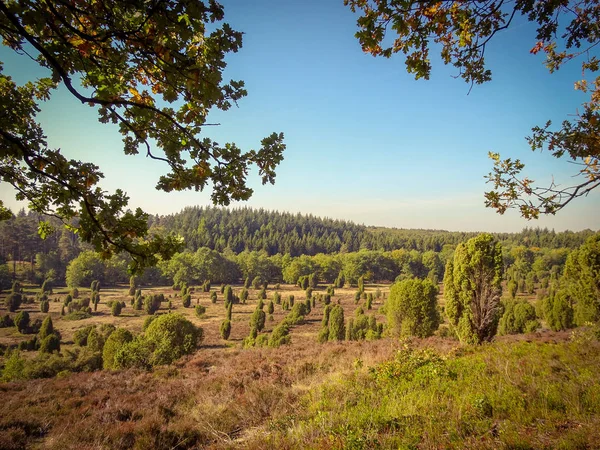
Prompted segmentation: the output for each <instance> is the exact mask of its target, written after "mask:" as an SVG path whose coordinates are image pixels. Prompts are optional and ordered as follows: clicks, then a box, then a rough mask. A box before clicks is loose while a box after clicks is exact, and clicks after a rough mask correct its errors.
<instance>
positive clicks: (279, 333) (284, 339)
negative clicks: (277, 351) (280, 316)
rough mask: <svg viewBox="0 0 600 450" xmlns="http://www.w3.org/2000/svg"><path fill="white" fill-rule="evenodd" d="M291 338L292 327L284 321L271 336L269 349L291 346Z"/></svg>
mask: <svg viewBox="0 0 600 450" xmlns="http://www.w3.org/2000/svg"><path fill="white" fill-rule="evenodd" d="M290 341H291V338H290V327H289V325H288V324H287V323H286V322H285V321H284V322H281V323H280V324H279V325H277V326H276V327H275V328H274V329H273V332H272V333H271V335H270V336H269V343H268V345H269V347H275V348H276V347H280V346H281V345H285V344H289V343H290Z"/></svg>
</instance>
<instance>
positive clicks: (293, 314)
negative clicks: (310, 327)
mask: <svg viewBox="0 0 600 450" xmlns="http://www.w3.org/2000/svg"><path fill="white" fill-rule="evenodd" d="M307 314H308V311H307V310H306V304H304V303H302V302H300V303H296V304H295V305H294V306H293V307H292V310H291V311H290V313H289V314H288V315H287V316H286V318H285V322H287V323H289V324H290V325H300V324H302V323H303V322H304V316H306V315H307Z"/></svg>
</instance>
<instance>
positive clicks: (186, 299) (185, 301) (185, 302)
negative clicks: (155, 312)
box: [181, 294, 192, 308]
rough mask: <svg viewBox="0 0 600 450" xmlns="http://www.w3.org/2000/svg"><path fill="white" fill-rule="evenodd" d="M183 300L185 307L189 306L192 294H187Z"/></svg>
mask: <svg viewBox="0 0 600 450" xmlns="http://www.w3.org/2000/svg"><path fill="white" fill-rule="evenodd" d="M181 301H182V303H183V307H184V308H189V307H190V305H191V304H192V297H191V295H190V294H185V295H184V296H183V298H182V300H181Z"/></svg>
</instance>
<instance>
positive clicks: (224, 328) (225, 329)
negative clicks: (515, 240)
mask: <svg viewBox="0 0 600 450" xmlns="http://www.w3.org/2000/svg"><path fill="white" fill-rule="evenodd" d="M220 331H221V337H222V338H223V339H225V340H227V339H229V335H230V334H231V321H230V320H224V321H223V322H222V323H221V329H220Z"/></svg>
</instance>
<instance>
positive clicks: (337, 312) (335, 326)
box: [328, 305, 346, 341]
mask: <svg viewBox="0 0 600 450" xmlns="http://www.w3.org/2000/svg"><path fill="white" fill-rule="evenodd" d="M328 326H329V340H330V341H343V340H344V337H345V334H346V327H345V325H344V310H343V308H342V307H341V306H340V305H335V306H334V307H333V308H332V309H331V311H330V312H329V323H328Z"/></svg>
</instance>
